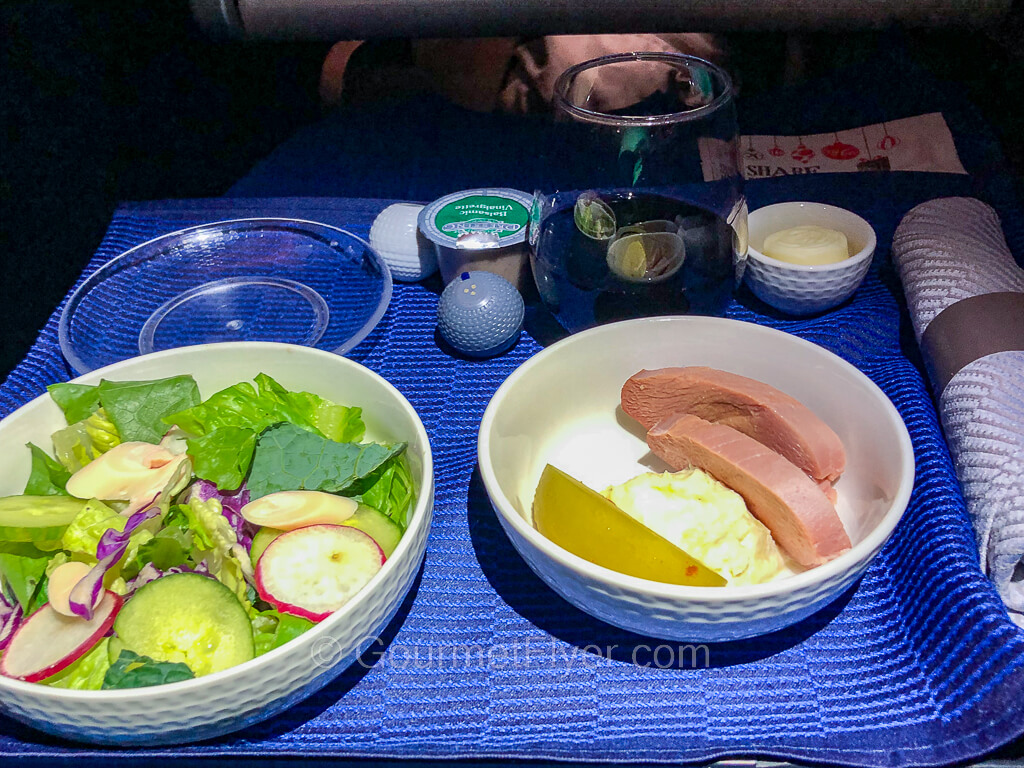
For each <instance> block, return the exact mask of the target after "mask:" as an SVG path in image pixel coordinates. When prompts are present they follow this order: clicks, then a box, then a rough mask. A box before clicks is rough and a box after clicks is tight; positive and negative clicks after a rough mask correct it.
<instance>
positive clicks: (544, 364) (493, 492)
mask: <svg viewBox="0 0 1024 768" xmlns="http://www.w3.org/2000/svg"><path fill="white" fill-rule="evenodd" d="M690 365H700V366H710V367H712V368H718V369H721V370H725V371H731V372H733V373H737V374H740V375H743V376H747V377H750V378H754V379H758V380H760V381H762V382H764V383H766V384H770V385H772V386H774V387H776V388H778V389H780V390H782V391H783V392H785V393H787V394H789V395H791V396H793V397H795V398H797V399H798V400H800V401H801V402H802V403H803V404H804V405H806V406H807V407H809V408H810V409H811V410H813V411H814V412H815V413H816V414H817V415H818V416H819V417H820V418H821V419H823V420H824V421H825V422H826V423H827V424H828V425H829V426H830V427H831V428H832V429H833V430H834V431H835V432H836V433H837V434H838V435H839V437H840V438H841V440H842V442H843V445H844V448H845V451H846V457H847V464H846V466H847V469H846V471H845V472H844V473H843V475H842V477H841V478H840V479H839V481H838V483H837V485H836V490H837V491H838V495H839V503H838V507H837V511H838V513H839V516H840V518H841V519H842V521H843V524H844V526H845V528H846V530H847V533H848V534H849V536H850V539H851V541H852V544H853V546H852V548H851V549H850V550H848V551H847V552H845V553H844V554H842V555H840V556H839V557H837V558H836V559H834V560H831V561H829V562H827V563H825V564H824V565H819V566H818V567H816V568H812V569H810V570H807V571H804V572H803V573H798V574H795V575H791V576H789V577H787V578H785V579H781V580H777V581H772V582H768V583H765V584H757V585H752V586H746V585H744V586H725V587H693V586H677V585H670V584H661V583H658V582H654V581H649V580H646V579H640V578H636V577H633V576H625V575H622V574H620V573H616V572H614V571H611V570H609V569H607V568H603V567H601V566H598V565H595V564H593V563H591V562H588V561H587V560H584V559H582V558H580V557H577V556H576V555H574V554H571V553H570V552H568V551H566V550H565V549H562V548H561V547H559V546H557V545H555V544H554V543H553V542H551V541H549V540H548V539H546V538H545V537H544V536H542V535H541V534H540V533H539V532H538V531H537V530H536V528H534V527H533V525H532V513H531V508H532V504H533V498H534V493H535V491H536V488H537V483H538V480H539V479H540V476H541V472H542V470H543V469H544V466H545V465H546V464H548V463H550V464H552V465H554V466H556V467H557V468H559V469H561V470H563V471H564V472H567V473H568V474H569V475H571V476H573V477H575V478H577V479H578V480H580V481H582V482H583V483H584V484H585V485H587V486H589V487H590V488H593V489H595V490H601V489H603V488H606V487H608V486H609V485H614V484H617V483H622V482H624V481H626V480H628V479H629V478H631V477H633V476H635V475H638V474H640V473H643V472H647V471H651V470H654V471H659V472H660V471H665V470H666V469H667V467H665V466H658V461H659V460H658V459H656V458H654V457H653V456H652V455H651V454H650V452H649V449H648V446H647V443H646V441H645V433H644V430H643V428H642V427H640V426H639V425H638V424H637V423H636V422H634V421H632V419H630V417H628V416H627V415H625V414H624V413H623V411H622V409H621V407H620V405H619V402H620V391H621V388H622V385H623V383H624V382H625V381H626V380H627V379H628V378H629V377H630V376H632V375H633V374H635V373H637V372H638V371H640V370H642V369H657V368H663V367H672V366H690ZM479 462H480V471H481V475H482V478H483V482H484V485H485V487H486V489H487V493H488V495H489V497H490V500H491V504H492V505H493V507H494V509H495V511H496V512H497V516H498V520H499V522H500V523H501V525H502V527H503V528H504V530H505V533H506V534H507V535H508V537H509V539H510V540H511V542H512V544H513V545H514V547H515V548H516V550H517V551H518V552H519V554H520V555H521V556H522V557H523V559H524V560H525V561H526V562H527V564H528V565H529V566H530V568H532V569H533V571H534V572H535V573H536V574H537V575H538V576H540V578H541V579H543V580H544V582H545V583H546V584H548V586H550V587H551V588H552V589H554V590H555V591H556V592H557V593H558V594H560V595H561V596H562V597H564V598H565V599H566V600H568V601H569V602H570V603H572V604H574V605H575V606H577V607H578V608H579V609H580V610H582V611H585V612H586V613H589V614H591V615H592V616H596V617H597V618H599V619H602V620H603V621H606V622H608V623H609V624H613V625H615V626H618V627H622V628H624V629H628V630H632V631H634V632H638V633H640V634H643V635H648V636H652V637H657V638H663V639H667V640H684V641H695V642H717V641H728V640H736V639H741V638H746V637H753V636H756V635H761V634H765V633H768V632H772V631H775V630H778V629H781V628H783V627H786V626H789V625H791V624H794V623H796V622H797V621H800V620H801V619H803V618H806V617H807V616H810V615H811V614H812V613H814V612H815V611H818V610H820V609H821V608H823V607H824V606H825V605H827V604H828V603H830V602H832V601H833V600H835V599H836V598H837V597H839V596H840V595H841V594H843V592H845V591H846V590H847V589H848V588H849V587H850V586H851V585H852V584H853V583H854V582H855V581H856V580H857V579H858V578H859V577H860V576H861V574H863V573H864V571H865V569H866V568H867V567H868V564H869V563H870V562H871V560H872V558H873V557H874V556H875V555H876V554H877V553H878V551H879V549H881V547H882V545H883V544H884V543H885V541H886V540H887V539H888V538H889V536H890V534H891V533H892V531H893V529H894V528H895V527H896V524H897V523H898V522H899V520H900V517H901V515H902V514H903V511H904V509H905V508H906V505H907V502H908V500H909V498H910V492H911V489H912V486H913V482H914V452H913V447H912V445H911V442H910V437H909V435H908V434H907V430H906V426H905V425H904V423H903V420H902V419H901V418H900V415H899V413H898V412H897V410H896V408H895V407H894V406H893V405H892V403H890V402H889V399H888V398H887V397H886V396H885V394H884V393H883V392H882V391H881V390H880V389H878V387H877V386H875V384H874V383H872V382H871V380H870V379H868V378H867V377H866V376H865V375H864V374H863V373H861V372H860V371H858V370H857V369H856V368H854V367H853V366H852V365H850V364H849V363H847V362H845V361H844V360H842V359H840V358H839V357H837V356H835V355H833V354H832V353H831V352H829V351H827V350H825V349H823V348H822V347H819V346H817V345H815V344H813V343H811V342H808V341H804V340H802V339H800V338H797V337H796V336H792V335H789V334H786V333H783V332H781V331H776V330H774V329H771V328H766V327H763V326H759V325H754V324H750V323H743V322H739V321H735V320H727V319H721V318H703V317H658V318H644V319H639V320H630V321H626V322H621V323H613V324H611V325H605V326H601V327H599V328H595V329H593V330H590V331H585V332H583V333H580V334H577V335H575V336H570V337H569V338H567V339H564V340H562V341H560V342H558V343H556V344H553V345H552V346H550V347H548V348H547V349H545V350H544V351H543V352H540V353H539V354H537V355H535V356H534V357H532V358H531V359H530V360H528V361H527V362H526V363H524V364H523V365H522V366H520V367H519V369H517V370H516V371H515V372H514V373H513V374H512V375H511V376H509V378H508V379H506V380H505V382H504V383H503V384H502V385H501V387H499V389H498V391H497V392H496V393H495V395H494V397H493V398H492V400H491V402H490V404H489V405H488V407H487V410H486V411H485V413H484V416H483V420H482V422H481V426H480V440H479ZM584 534H585V532H581V535H584Z"/></svg>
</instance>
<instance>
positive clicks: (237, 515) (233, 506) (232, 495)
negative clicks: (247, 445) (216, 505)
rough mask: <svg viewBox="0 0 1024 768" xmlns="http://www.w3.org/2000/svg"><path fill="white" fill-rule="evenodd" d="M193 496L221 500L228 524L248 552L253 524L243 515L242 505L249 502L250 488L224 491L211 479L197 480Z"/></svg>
mask: <svg viewBox="0 0 1024 768" xmlns="http://www.w3.org/2000/svg"><path fill="white" fill-rule="evenodd" d="M191 496H195V497H196V498H197V499H199V501H209V500H210V499H217V501H219V502H220V507H221V514H223V515H224V517H225V518H227V521H228V524H229V525H230V526H231V528H232V529H233V530H234V532H235V536H236V538H237V539H238V543H239V544H241V545H242V546H243V547H245V551H246V552H248V551H249V549H250V548H251V546H252V536H253V534H254V533H255V530H254V529H253V526H252V525H250V524H249V523H248V522H246V520H245V518H244V517H242V507H244V506H245V505H246V504H248V503H249V489H248V488H246V487H245V486H244V485H243V486H242V487H241V488H239V489H238V490H237V491H228V492H225V491H222V490H220V489H219V488H218V487H217V486H216V485H214V484H213V483H211V482H210V481H209V480H196V482H195V483H194V484H193V485H192V490H191V493H190V498H191Z"/></svg>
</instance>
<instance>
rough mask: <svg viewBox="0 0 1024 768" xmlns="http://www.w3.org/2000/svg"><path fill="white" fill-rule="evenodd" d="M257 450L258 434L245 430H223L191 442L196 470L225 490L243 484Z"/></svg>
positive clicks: (236, 428) (190, 451)
mask: <svg viewBox="0 0 1024 768" xmlns="http://www.w3.org/2000/svg"><path fill="white" fill-rule="evenodd" d="M255 448H256V433H255V432H254V431H253V430H251V429H246V428H244V427H219V428H217V429H215V430H213V431H212V432H208V433H206V434H205V435H201V436H200V437H197V438H193V439H190V440H188V453H189V455H190V456H191V457H192V458H193V460H194V465H193V471H194V472H195V473H196V475H198V476H199V477H201V478H203V479H204V480H209V481H210V482H211V483H213V484H214V485H216V486H217V487H218V488H219V489H220V490H222V491H233V490H235V489H237V488H239V487H240V486H241V485H242V481H243V480H245V474H246V472H248V471H249V464H250V462H251V461H252V453H253V451H254V450H255Z"/></svg>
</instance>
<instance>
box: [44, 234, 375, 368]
mask: <svg viewBox="0 0 1024 768" xmlns="http://www.w3.org/2000/svg"><path fill="white" fill-rule="evenodd" d="M284 222H288V223H290V224H301V225H303V226H309V227H320V228H322V229H327V230H333V231H334V232H337V233H339V234H341V235H344V236H345V237H347V238H350V239H352V240H355V241H356V242H358V243H359V244H360V245H362V246H364V247H365V248H366V250H367V253H368V254H369V255H370V257H371V260H372V261H373V262H374V264H375V266H376V267H377V269H379V270H380V274H381V279H382V281H383V283H384V285H383V287H382V289H381V296H380V299H378V301H377V306H376V307H375V308H374V310H373V314H371V315H370V317H368V318H367V320H366V322H365V323H363V326H362V327H361V328H360V329H359V330H358V331H356V332H355V333H354V334H352V335H351V336H349V337H348V338H347V339H346V340H345V341H343V342H342V343H341V345H340V346H338V347H336V348H335V349H333V350H323V351H328V352H332V353H334V354H338V355H343V354H345V353H346V352H349V351H351V350H352V349H354V348H355V347H356V346H358V345H359V344H360V343H361V342H362V341H363V340H364V339H366V337H367V336H369V335H370V334H371V333H372V332H373V331H374V329H375V328H376V327H377V325H378V324H379V323H380V321H381V318H383V317H384V313H385V312H387V310H388V307H389V306H390V305H391V296H392V294H393V293H394V277H393V275H392V274H391V267H390V265H389V264H388V263H387V261H386V260H385V259H384V257H383V256H382V255H381V254H380V253H379V252H378V251H377V249H376V248H374V247H373V246H372V245H370V243H369V242H368V241H367V240H366V239H364V238H362V237H360V236H359V235H357V234H355V233H354V232H349V231H348V230H347V229H342V228H341V227H336V226H334V225H333V224H325V223H324V222H322V221H313V220H312V219H296V218H291V217H288V216H253V217H242V218H237V219H222V220H220V221H208V222H205V223H203V224H194V225H192V226H189V227H182V228H181V229H176V230H174V231H173V232H164V233H163V234H161V235H157V236H156V237H151V238H150V239H149V240H146V241H145V242H143V243H139V244H138V245H134V246H132V247H131V248H129V249H128V250H126V251H122V252H121V253H119V254H117V256H114V257H113V258H111V259H109V260H107V261H105V262H104V263H103V264H101V265H100V266H99V267H97V268H96V269H95V270H94V271H92V272H90V273H89V274H88V275H86V276H85V279H84V280H82V283H81V284H80V285H79V286H78V287H77V288H75V290H74V291H73V292H72V294H71V295H70V296H69V297H68V299H67V301H65V302H64V306H63V307H62V308H61V311H60V318H59V319H58V321H57V344H58V346H59V347H60V350H61V353H62V354H63V355H64V358H65V359H66V360H67V362H68V365H70V366H71V369H72V371H73V372H78V371H81V372H83V375H84V374H85V373H92V372H93V371H97V370H100V368H90V367H89V366H88V365H86V363H85V361H84V360H82V358H81V355H79V354H78V352H77V351H76V350H75V348H74V346H73V344H72V343H71V315H72V314H73V313H74V309H75V308H76V307H77V306H78V304H80V303H81V301H82V300H83V299H84V298H85V296H86V295H87V294H88V293H89V291H90V290H92V289H93V288H94V287H96V286H97V285H99V284H100V283H102V282H103V280H104V279H106V276H107V273H109V272H116V271H117V269H118V268H119V267H120V265H121V264H122V263H123V262H127V261H129V260H130V259H131V257H132V255H133V254H135V253H136V252H137V251H141V250H143V249H144V248H149V247H151V246H153V245H155V244H156V243H159V242H160V241H161V240H170V239H172V238H174V237H181V236H183V235H188V234H191V233H193V232H195V233H198V232H200V231H202V230H205V229H217V228H218V227H224V226H227V225H243V224H250V225H253V226H257V225H259V224H281V223H284ZM214 343H216V344H233V343H236V342H211V344H214ZM268 343H275V342H268ZM276 343H284V342H276ZM186 346H208V345H203V344H191V345H186ZM296 346H303V345H296ZM310 348H311V349H320V347H312V346H311V347H310ZM172 349H180V347H173V348H172ZM160 351H161V352H166V351H169V350H160ZM136 357H141V355H136ZM126 359H127V360H131V359H134V358H126ZM118 362H124V361H123V360H118V361H115V362H113V363H109V364H108V365H105V366H101V368H108V367H109V366H111V365H116V364H117V363H118Z"/></svg>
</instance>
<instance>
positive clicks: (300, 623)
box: [252, 609, 313, 656]
mask: <svg viewBox="0 0 1024 768" xmlns="http://www.w3.org/2000/svg"><path fill="white" fill-rule="evenodd" d="M252 624H253V641H254V642H255V644H256V655H257V656H262V655H263V654H264V653H267V652H268V651H272V650H274V649H275V648H280V647H281V646H282V645H284V644H285V643H287V642H288V641H290V640H294V639H295V638H296V637H298V636H299V635H301V634H302V633H303V632H306V631H307V630H310V629H312V628H313V622H311V621H310V620H309V619H303V618H302V617H300V616H292V615H291V614H290V613H280V612H279V611H276V610H273V609H271V610H269V611H259V612H258V613H257V615H256V617H255V618H254V619H253V623H252Z"/></svg>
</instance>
